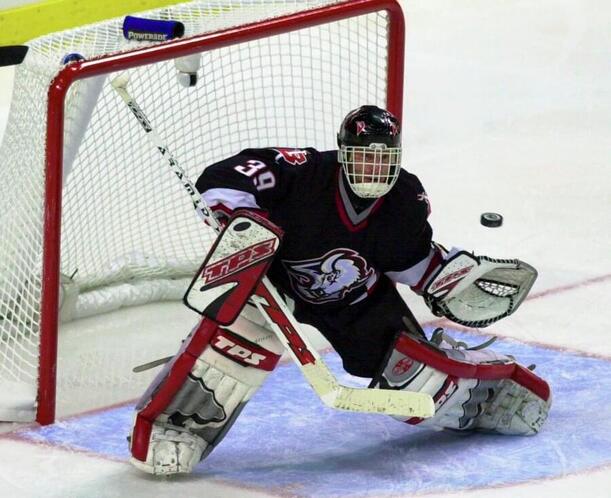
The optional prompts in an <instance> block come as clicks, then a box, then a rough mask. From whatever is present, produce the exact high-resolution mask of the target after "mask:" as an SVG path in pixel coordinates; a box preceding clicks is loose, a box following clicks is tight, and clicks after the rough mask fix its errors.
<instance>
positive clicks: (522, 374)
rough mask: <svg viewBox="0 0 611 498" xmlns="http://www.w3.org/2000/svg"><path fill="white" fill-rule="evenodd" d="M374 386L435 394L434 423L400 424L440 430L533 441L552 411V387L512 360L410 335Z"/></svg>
mask: <svg viewBox="0 0 611 498" xmlns="http://www.w3.org/2000/svg"><path fill="white" fill-rule="evenodd" d="M442 337H443V336H442ZM450 341H451V340H450ZM372 385H373V386H374V387H380V388H383V389H401V390H407V391H417V392H425V393H428V394H430V395H431V396H432V397H433V400H434V401H435V410H436V412H435V416H434V417H432V418H430V419H426V420H425V419H420V418H411V419H408V420H404V419H401V420H403V421H405V422H407V423H408V424H412V425H418V426H420V427H429V428H433V429H437V430H442V429H453V430H461V431H462V430H478V431H484V432H494V433H498V434H514V435H532V434H536V433H537V432H539V430H540V429H541V426H542V425H543V423H544V422H545V419H546V418H547V413H548V411H549V408H550V405H551V393H550V389H549V385H548V384H547V383H546V382H545V381H544V380H543V379H541V378H540V377H538V376H537V375H535V374H534V373H533V372H531V371H530V370H528V369H526V368H524V367H522V366H521V365H518V364H517V363H516V362H515V361H514V360H513V358H510V357H508V356H504V355H500V354H497V353H495V352H494V351H491V350H469V349H466V348H465V347H463V346H462V345H457V343H455V342H454V341H451V342H448V341H447V340H446V339H442V340H440V341H437V343H433V342H431V341H428V340H425V339H422V338H420V337H415V336H413V335H411V334H408V333H406V332H402V333H400V334H399V335H398V336H397V339H396V341H395V343H394V345H393V347H392V349H391V352H390V355H389V357H388V360H387V362H386V364H385V366H384V368H383V372H382V374H381V375H380V376H378V378H377V379H376V380H375V381H374V382H373V384H372Z"/></svg>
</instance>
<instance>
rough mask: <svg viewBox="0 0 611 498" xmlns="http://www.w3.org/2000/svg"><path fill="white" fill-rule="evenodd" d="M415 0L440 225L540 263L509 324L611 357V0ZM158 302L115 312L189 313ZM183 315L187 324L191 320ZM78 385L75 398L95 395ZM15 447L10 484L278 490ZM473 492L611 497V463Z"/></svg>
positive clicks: (418, 63) (418, 161) (61, 492)
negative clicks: (148, 472)
mask: <svg viewBox="0 0 611 498" xmlns="http://www.w3.org/2000/svg"><path fill="white" fill-rule="evenodd" d="M404 10H405V14H406V18H407V45H406V70H405V78H406V91H405V95H406V102H405V112H404V134H405V140H404V146H405V147H406V157H407V159H406V167H407V169H409V170H411V171H412V172H414V173H416V174H417V175H418V176H419V177H420V179H421V180H422V182H423V184H424V185H425V187H426V189H427V191H428V195H429V198H430V199H431V203H432V208H433V213H432V217H431V222H432V224H433V227H434V229H435V238H436V240H438V241H439V242H442V243H444V244H447V245H458V246H462V247H465V248H468V249H474V250H476V252H477V253H479V254H488V255H491V256H497V257H518V258H521V259H524V260H525V261H528V262H529V263H531V264H533V265H534V266H535V267H536V268H537V269H538V270H539V273H540V277H539V279H538V281H537V283H536V285H535V288H534V289H533V295H534V296H535V297H536V296H537V295H539V297H537V298H536V299H531V300H529V301H528V302H526V303H525V304H524V306H523V308H522V309H521V310H520V311H519V312H518V313H517V314H516V315H515V316H513V317H511V318H509V319H506V320H504V321H501V322H499V323H498V324H497V325H496V326H495V327H494V329H495V330H494V332H495V333H497V334H499V335H501V336H506V337H512V338H516V339H520V340H525V341H532V342H536V343H538V344H544V345H549V346H553V347H556V348H566V349H568V350H574V351H581V352H587V353H592V354H596V355H598V356H599V357H602V358H606V359H607V360H609V359H611V341H609V339H608V337H609V334H608V332H607V326H608V321H609V318H610V313H609V296H610V295H611V235H610V234H611V175H610V173H609V167H610V166H611V3H610V2H608V1H606V0H538V1H536V2H533V1H532V0H505V1H490V0H468V1H462V2H457V1H455V0H411V1H409V2H404ZM11 82H12V71H11V70H10V69H6V68H4V69H2V70H1V71H0V88H1V89H2V90H1V93H0V130H3V128H4V121H5V119H6V113H7V112H8V105H9V102H10V88H11ZM0 133H1V131H0ZM484 211H494V212H499V213H502V214H503V215H504V217H505V224H504V226H503V227H501V228H497V229H490V228H484V227H482V226H481V225H479V215H480V213H482V212H484ZM605 296H606V297H605ZM406 299H407V300H408V301H409V303H410V305H412V306H413V309H414V310H415V313H416V315H417V316H418V317H419V318H420V319H422V320H424V321H426V320H430V319H431V318H432V317H431V316H430V314H428V312H427V310H426V308H425V306H424V305H423V304H422V303H421V302H420V301H419V300H418V299H417V298H415V297H413V296H412V295H409V294H407V293H406ZM159 310H161V311H160V312H159V313H160V315H161V317H159V318H156V317H155V316H154V315H152V313H153V311H152V310H151V309H150V307H149V308H147V309H146V310H139V309H134V310H130V311H128V312H125V313H112V314H108V315H106V316H104V317H103V318H102V320H105V321H108V320H117V321H119V320H120V321H121V322H122V323H125V324H126V327H127V329H126V334H128V333H129V324H130V323H140V324H141V323H142V320H145V319H146V320H147V322H146V323H147V326H148V327H150V329H151V337H156V336H159V335H161V334H160V333H157V334H156V333H155V332H156V331H157V332H160V331H164V332H165V331H167V329H168V327H171V326H172V325H171V324H172V323H176V321H177V320H179V319H181V318H178V317H183V316H184V314H183V311H182V310H180V309H179V308H178V307H172V306H169V305H164V306H162V307H160V308H159ZM184 320H186V321H188V319H187V318H185V319H184ZM77 323H78V322H77ZM182 323H184V322H182ZM100 326H101V325H100V322H99V321H96V320H95V319H87V320H83V321H81V323H80V324H79V325H77V326H74V327H71V328H70V329H69V330H67V333H66V336H65V338H64V339H62V340H63V342H62V344H63V345H64V348H68V347H70V346H69V345H68V344H70V343H71V344H75V342H78V344H80V345H81V346H89V344H88V342H87V341H90V340H92V341H99V345H98V344H96V345H95V346H91V347H88V349H89V350H91V349H96V348H97V349H98V350H99V348H103V347H113V346H114V344H108V343H106V346H104V341H103V340H100V339H99V335H98V334H94V335H95V336H96V337H98V339H88V336H87V331H88V330H89V329H95V328H96V327H98V328H99V327H100ZM174 327H176V329H177V330H175V331H173V332H172V333H174V334H178V335H179V334H180V333H182V332H181V328H180V327H178V326H176V325H174ZM186 329H188V326H187V327H186ZM122 340H129V339H127V338H125V337H124V338H122ZM168 347H170V345H168V344H161V345H159V346H158V349H159V351H166V350H167V348H168ZM61 349H62V346H61V345H60V350H61ZM145 353H146V354H144V356H145V357H147V358H152V357H155V356H153V355H154V354H156V352H153V351H152V350H151V351H146V352H145ZM608 381H609V379H607V382H608ZM601 382H602V383H604V379H601ZM593 399H595V396H593ZM73 401H74V404H73V405H70V403H68V404H66V405H64V406H63V408H62V412H63V413H71V412H73V411H74V410H75V406H77V405H79V404H80V402H81V400H79V399H76V400H73ZM592 409H597V407H596V406H593V408H592ZM578 426H579V421H578V420H576V421H575V425H574V427H578ZM574 427H573V426H570V427H567V428H566V430H567V431H568V432H570V431H571V430H573V429H574ZM9 429H14V426H12V425H10V424H5V427H4V428H3V430H4V431H6V430H9ZM0 455H1V458H0V462H1V463H0V496H1V497H7V498H8V497H13V496H20V497H34V496H75V497H76V496H87V497H95V496H131V497H133V498H137V497H145V496H147V497H148V496H160V497H162V496H206V497H213V496H219V497H220V496H223V497H227V496H240V497H247V496H266V495H268V494H267V493H259V492H257V491H253V490H248V489H243V488H235V487H233V486H232V485H229V484H224V483H222V482H218V481H210V480H207V479H201V478H193V479H183V480H180V481H177V482H170V481H161V482H158V481H157V480H155V479H152V478H147V477H143V476H142V475H140V474H137V473H136V472H135V471H133V470H132V469H131V468H130V467H129V466H128V465H127V464H126V463H125V462H122V461H116V462H115V461H110V460H107V459H101V458H99V457H97V456H96V455H95V454H86V453H76V452H71V451H67V450H65V449H61V448H59V447H55V446H54V447H51V446H41V445H35V444H31V443H25V442H23V441H16V440H12V439H0ZM461 457H462V456H461V455H456V458H457V459H460V458H461ZM558 457H561V458H565V459H570V458H571V455H570V454H564V455H555V456H554V458H558ZM363 458H365V459H366V458H367V455H363ZM469 458H477V455H470V456H469ZM419 464H421V465H422V464H425V465H431V466H434V465H435V462H419ZM481 465H482V466H485V465H486V462H485V461H482V462H481ZM450 471H451V469H448V472H450ZM352 491H354V492H357V491H358V490H352ZM345 494H346V495H347V496H349V495H350V494H351V490H349V489H348V490H346V493H345ZM456 494H457V493H452V492H449V493H446V494H443V495H427V496H444V497H445V496H456ZM459 494H460V495H461V496H462V495H465V496H469V497H473V498H476V497H477V498H479V497H495V498H498V497H520V496H529V497H530V496H539V497H545V498H547V497H549V498H551V497H554V498H561V497H574V496H588V497H600V498H603V497H606V498H608V497H609V496H611V467H610V466H609V465H607V466H605V467H602V468H598V469H595V470H592V471H588V472H585V473H582V474H574V475H565V476H560V477H558V478H555V479H550V480H543V481H536V482H531V483H526V484H522V485H519V486H508V487H503V488H486V489H480V490H474V491H467V492H464V491H463V492H460V493H459ZM271 496H278V495H277V494H275V495H271Z"/></svg>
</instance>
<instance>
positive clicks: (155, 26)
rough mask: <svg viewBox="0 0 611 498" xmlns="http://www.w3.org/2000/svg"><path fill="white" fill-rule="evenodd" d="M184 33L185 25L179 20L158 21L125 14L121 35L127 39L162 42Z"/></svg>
mask: <svg viewBox="0 0 611 498" xmlns="http://www.w3.org/2000/svg"><path fill="white" fill-rule="evenodd" d="M184 34H185V25H184V24H183V23H181V22H179V21H160V20H155V19H145V18H142V17H134V16H126V17H125V20H124V21H123V36H124V37H125V38H126V39H127V40H134V41H154V42H162V41H167V40H172V39H174V38H180V37H182V36H183V35H184Z"/></svg>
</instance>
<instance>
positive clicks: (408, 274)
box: [386, 246, 435, 287]
mask: <svg viewBox="0 0 611 498" xmlns="http://www.w3.org/2000/svg"><path fill="white" fill-rule="evenodd" d="M434 254H435V247H434V246H433V247H432V248H431V250H430V252H429V255H428V256H427V257H426V258H424V259H423V260H422V261H420V262H419V263H416V264H415V265H414V266H412V267H410V268H408V269H407V270H403V271H387V272H386V276H387V277H388V278H390V279H391V280H392V281H393V282H398V283H400V284H406V285H409V286H410V287H413V286H414V285H416V284H417V283H418V282H420V280H421V279H422V277H423V276H424V272H425V271H426V270H427V268H428V267H429V265H430V264H431V260H432V259H433V256H434Z"/></svg>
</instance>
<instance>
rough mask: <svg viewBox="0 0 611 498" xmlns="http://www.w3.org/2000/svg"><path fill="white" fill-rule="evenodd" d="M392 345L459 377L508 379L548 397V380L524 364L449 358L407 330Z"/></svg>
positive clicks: (538, 394)
mask: <svg viewBox="0 0 611 498" xmlns="http://www.w3.org/2000/svg"><path fill="white" fill-rule="evenodd" d="M395 349H396V350H397V351H399V352H400V353H403V354H404V355H406V356H409V357H410V358H412V359H414V360H416V361H419V362H420V363H424V364H425V365H428V366H429V367H432V368H435V369H436V370H440V371H441V372H443V373H446V374H448V375H454V376H456V377H458V378H462V379H480V380H499V379H511V380H513V381H515V382H516V383H518V384H519V385H521V386H523V387H525V388H526V389H528V390H529V391H532V392H533V393H535V394H536V395H537V396H539V397H540V398H541V399H543V400H545V401H547V400H548V399H549V397H550V388H549V385H548V383H547V382H545V381H544V380H543V379H541V378H540V377H538V376H537V375H535V374H534V373H533V372H531V371H530V370H528V369H527V368H524V367H522V366H521V365H518V364H516V363H510V364H475V363H466V362H462V361H458V360H453V359H452V358H448V357H447V356H445V355H444V354H443V353H441V352H439V351H438V350H436V349H434V348H432V347H431V346H428V345H426V344H424V343H421V342H419V341H418V340H416V339H414V338H412V337H411V336H408V335H407V334H401V335H400V336H399V338H398V339H397V342H396V343H395Z"/></svg>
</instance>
